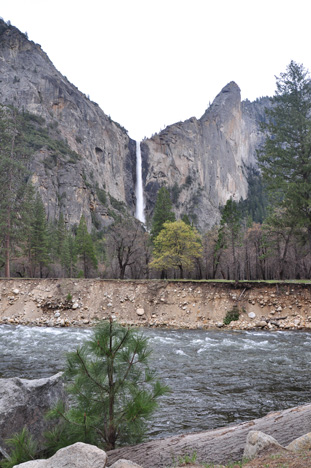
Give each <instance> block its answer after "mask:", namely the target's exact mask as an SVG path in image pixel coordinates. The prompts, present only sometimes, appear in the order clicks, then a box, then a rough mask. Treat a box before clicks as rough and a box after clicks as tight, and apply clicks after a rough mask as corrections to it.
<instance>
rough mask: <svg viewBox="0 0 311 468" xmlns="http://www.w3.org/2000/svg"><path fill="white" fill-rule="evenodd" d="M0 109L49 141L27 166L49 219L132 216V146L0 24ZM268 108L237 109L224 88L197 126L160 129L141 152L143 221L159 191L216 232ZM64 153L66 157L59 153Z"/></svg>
mask: <svg viewBox="0 0 311 468" xmlns="http://www.w3.org/2000/svg"><path fill="white" fill-rule="evenodd" d="M0 103H2V104H5V105H12V104H13V105H14V106H15V107H17V108H18V109H20V110H22V111H24V112H25V111H27V112H29V113H31V114H33V115H35V116H38V118H40V125H41V126H43V127H44V128H45V129H46V131H48V135H49V138H52V139H54V140H57V141H59V142H61V143H62V144H63V145H65V150H64V149H63V150H62V151H57V150H56V151H55V149H53V148H51V146H49V145H47V144H44V142H43V143H42V145H41V146H40V147H39V148H36V149H35V151H34V153H33V156H32V160H31V161H32V162H31V174H32V177H31V178H32V182H33V183H34V185H35V186H36V188H37V189H38V190H39V192H40V194H41V196H42V199H43V202H44V204H45V207H46V211H47V214H48V218H49V219H50V220H52V219H55V218H58V216H59V214H60V213H63V214H64V217H65V220H66V222H67V223H68V224H69V225H73V224H75V223H78V222H79V219H80V217H81V215H82V214H84V215H85V217H86V219H87V223H88V226H89V228H91V225H92V223H93V225H95V226H96V227H97V228H98V229H100V228H102V227H104V226H107V225H108V224H110V223H111V222H112V221H113V217H114V216H115V214H116V213H118V212H124V213H125V212H128V213H129V214H131V215H134V212H135V204H136V198H135V183H136V165H135V163H136V143H135V141H133V140H132V139H131V138H130V137H129V135H128V134H127V131H126V130H125V129H124V128H123V127H122V126H121V125H119V124H118V123H117V122H114V121H112V120H111V119H110V117H109V116H107V115H106V114H105V113H104V112H103V111H102V110H101V109H100V108H99V106H98V105H97V104H96V103H95V102H92V101H90V100H89V99H88V97H87V96H85V95H84V94H83V93H81V92H80V91H79V90H78V89H77V88H76V87H75V86H74V85H73V84H71V83H70V82H69V81H68V80H67V78H66V77H64V76H62V75H61V73H60V72H58V71H57V70H56V69H55V67H54V65H53V64H52V62H51V61H50V59H49V58H48V56H47V55H46V54H45V53H44V52H43V51H42V49H41V47H40V46H39V45H38V44H35V43H34V42H32V41H29V40H28V38H27V37H26V35H24V34H22V33H21V32H20V31H19V30H18V29H16V28H15V27H13V26H11V25H7V24H6V23H5V22H4V21H2V20H0ZM266 105H269V100H268V99H267V98H263V99H260V100H257V101H256V102H254V103H250V102H249V101H246V102H241V95H240V89H239V87H238V86H237V85H236V84H235V83H233V82H231V83H229V84H228V85H227V86H225V87H224V88H223V89H222V91H221V92H220V94H219V95H218V96H217V97H216V98H215V100H214V102H213V103H212V105H211V106H210V107H209V108H208V109H207V110H206V112H205V113H204V115H203V116H202V117H201V118H200V119H196V118H194V117H193V118H190V119H189V120H187V121H185V122H178V123H176V124H174V125H171V126H169V127H167V128H166V129H165V130H163V131H162V132H160V133H159V134H156V135H155V136H153V137H152V138H150V139H146V140H144V141H143V142H142V143H141V150H142V161H143V183H144V192H145V198H146V211H147V215H148V216H149V217H150V216H152V212H153V207H154V203H155V200H156V194H157V191H158V189H159V187H160V186H161V185H163V184H166V185H167V186H168V187H169V188H170V190H171V194H172V198H173V201H174V208H175V211H176V213H177V215H178V216H181V215H182V214H185V213H187V214H188V215H190V217H191V218H192V219H193V220H194V221H195V222H196V223H197V224H198V226H199V227H200V228H201V229H206V228H208V227H211V226H212V225H213V224H215V223H216V222H217V221H218V220H219V218H220V214H219V207H220V206H221V205H224V204H225V202H226V200H228V199H229V198H230V197H232V198H233V199H235V200H239V199H240V198H243V199H244V198H245V197H247V193H248V182H247V171H248V168H249V167H251V166H253V165H256V148H257V147H258V145H259V144H260V142H261V140H262V135H261V134H260V132H259V121H260V120H262V119H263V118H264V108H265V106H266ZM66 148H67V150H66Z"/></svg>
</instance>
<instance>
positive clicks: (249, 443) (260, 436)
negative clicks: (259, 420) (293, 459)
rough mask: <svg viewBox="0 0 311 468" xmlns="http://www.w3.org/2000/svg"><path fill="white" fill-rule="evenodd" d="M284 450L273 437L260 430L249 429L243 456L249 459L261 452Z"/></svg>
mask: <svg viewBox="0 0 311 468" xmlns="http://www.w3.org/2000/svg"><path fill="white" fill-rule="evenodd" d="M282 450H286V449H285V448H284V447H282V445H280V444H279V443H278V442H277V440H275V438H274V437H271V436H269V435H267V434H264V433H263V432H261V431H250V432H249V433H248V435H247V438H246V445H245V449H244V453H243V458H246V459H247V460H251V459H252V458H255V457H257V456H258V455H260V454H261V453H262V452H267V451H274V452H276V451H282Z"/></svg>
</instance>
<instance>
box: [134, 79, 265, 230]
mask: <svg viewBox="0 0 311 468" xmlns="http://www.w3.org/2000/svg"><path fill="white" fill-rule="evenodd" d="M266 105H269V99H267V98H264V99H262V100H260V101H258V102H255V103H250V102H249V101H246V102H241V94H240V89H239V87H238V86H237V85H236V84H235V83H234V82H231V83H229V84H228V85H227V86H225V87H224V88H223V89H222V91H221V92H220V93H219V94H218V96H217V97H216V98H215V100H214V102H213V103H212V105H211V106H210V107H209V108H208V109H207V110H206V112H205V113H204V115H203V116H202V117H201V118H200V119H199V120H197V119H196V118H194V117H192V118H191V119H189V120H186V121H185V122H178V123H176V124H174V125H171V126H169V127H167V128H166V129H165V130H163V131H162V132H161V133H159V134H158V135H155V136H154V137H152V138H151V139H149V140H145V141H144V142H143V144H142V149H143V159H144V179H145V184H146V188H145V190H146V194H147V208H148V209H149V210H150V211H152V210H153V206H154V202H155V194H156V192H157V189H158V187H160V186H161V185H163V184H166V185H167V186H168V187H171V188H172V187H173V186H174V184H177V187H178V188H179V197H178V202H177V211H178V214H179V215H182V214H183V213H188V214H190V215H192V217H193V219H195V220H196V221H197V223H198V225H199V226H200V227H201V228H203V229H205V228H207V227H211V226H212V225H213V224H215V222H217V221H219V218H220V214H219V206H222V205H224V204H225V203H226V201H227V200H228V199H229V198H230V197H232V198H233V199H234V200H236V201H238V200H240V199H241V198H242V199H244V198H246V197H247V191H248V183H247V168H248V167H250V166H254V165H256V148H258V146H259V145H260V143H261V142H262V140H263V137H262V134H261V133H260V131H259V122H260V120H263V119H264V108H265V106H266ZM177 187H175V189H176V188H177Z"/></svg>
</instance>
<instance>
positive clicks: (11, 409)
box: [0, 373, 66, 456]
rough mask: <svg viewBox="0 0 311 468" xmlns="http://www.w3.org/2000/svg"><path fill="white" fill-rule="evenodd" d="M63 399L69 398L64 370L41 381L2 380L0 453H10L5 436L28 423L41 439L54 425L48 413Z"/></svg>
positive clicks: (33, 432)
mask: <svg viewBox="0 0 311 468" xmlns="http://www.w3.org/2000/svg"><path fill="white" fill-rule="evenodd" d="M60 399H62V400H63V401H65V399H66V396H65V391H64V383H63V380H62V373H58V374H56V375H53V376H52V377H48V378H44V379H37V380H26V379H20V378H18V377H14V378H11V379H0V454H2V455H3V456H5V455H6V447H5V443H4V441H5V439H7V438H8V437H10V436H11V435H12V434H14V433H17V432H20V431H21V429H22V428H23V427H24V426H26V427H27V428H28V430H29V432H30V433H31V434H32V435H33V436H34V438H35V439H36V441H39V442H40V440H41V439H42V436H43V432H44V431H45V430H47V429H48V427H49V424H50V423H49V421H46V420H45V419H44V415H45V413H46V412H47V410H48V409H50V408H51V407H52V406H54V405H55V403H56V402H57V401H58V400H60Z"/></svg>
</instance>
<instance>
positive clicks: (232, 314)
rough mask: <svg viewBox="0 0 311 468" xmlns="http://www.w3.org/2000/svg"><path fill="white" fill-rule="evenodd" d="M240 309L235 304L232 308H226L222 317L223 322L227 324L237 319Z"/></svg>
mask: <svg viewBox="0 0 311 468" xmlns="http://www.w3.org/2000/svg"><path fill="white" fill-rule="evenodd" d="M239 317H240V311H239V309H238V307H237V306H233V308H232V310H228V312H227V313H226V316H225V318H224V324H225V325H229V323H230V322H233V321H235V320H239Z"/></svg>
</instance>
